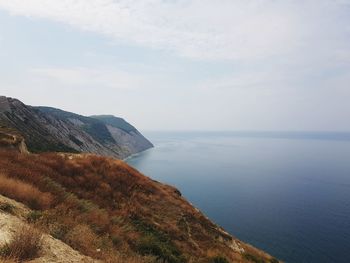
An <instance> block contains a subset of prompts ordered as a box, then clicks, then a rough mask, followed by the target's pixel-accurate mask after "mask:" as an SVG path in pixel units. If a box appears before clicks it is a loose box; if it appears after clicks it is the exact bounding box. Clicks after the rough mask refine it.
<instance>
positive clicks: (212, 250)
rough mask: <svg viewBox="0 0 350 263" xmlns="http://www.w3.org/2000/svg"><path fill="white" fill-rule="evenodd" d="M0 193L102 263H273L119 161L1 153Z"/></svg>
mask: <svg viewBox="0 0 350 263" xmlns="http://www.w3.org/2000/svg"><path fill="white" fill-rule="evenodd" d="M0 194H1V195H3V196H6V197H8V198H11V199H14V200H16V201H18V202H21V203H23V204H25V205H26V206H28V207H29V209H31V210H30V211H29V212H28V213H27V214H26V216H25V220H26V221H27V222H28V223H30V224H31V225H34V226H35V227H36V228H37V229H39V230H40V231H41V232H42V233H43V234H45V236H46V237H48V236H50V237H53V238H55V239H58V240H60V241H62V242H63V243H65V244H67V245H69V246H70V247H71V248H72V249H74V250H76V251H78V252H79V254H81V255H84V256H87V257H89V258H92V259H95V260H101V261H102V262H124V263H127V262H130V263H137V262H139V263H141V262H144V263H146V262H148V263H151V262H168V263H187V262H195V263H227V262H266V263H268V262H278V261H277V260H276V259H274V258H272V257H271V256H269V255H268V254H266V253H264V252H262V251H260V250H258V249H255V248H253V247H252V246H249V245H248V244H245V243H244V242H241V241H239V240H238V239H236V238H234V237H232V236H231V235H230V234H228V233H226V232H225V231H224V230H223V229H222V228H221V227H219V226H218V225H216V224H214V223H212V222H211V221H210V220H209V219H208V218H207V217H206V216H205V215H203V214H202V213H201V212H200V211H199V210H198V209H196V208H194V207H193V206H192V205H191V204H190V203H189V202H187V201H186V199H185V198H184V197H183V196H181V193H180V192H179V191H178V190H177V189H175V188H174V187H171V186H168V185H164V184H161V183H159V182H156V181H154V180H151V179H150V178H148V177H146V176H144V175H142V174H140V173H139V172H138V171H137V170H135V169H133V168H132V167H130V166H128V165H127V164H126V163H125V162H123V161H121V160H116V159H110V158H106V157H101V156H96V155H90V154H62V153H45V154H21V153H19V152H18V151H15V150H8V149H6V150H3V151H0ZM10 207H11V206H9V205H6V204H5V205H1V206H0V210H4V211H8V212H11V208H10ZM0 219H1V217H0ZM9 242H10V244H11V240H10V241H9ZM55 243H57V242H55ZM9 247H11V246H9ZM1 251H5V252H6V251H7V252H6V253H8V254H11V253H9V252H8V251H9V249H7V250H6V249H4V248H1V249H0V252H1ZM5 252H3V253H5ZM70 253H73V251H71V252H70ZM73 254H75V255H76V256H79V255H77V254H76V253H75V252H74V253H73ZM0 256H1V253H0ZM38 256H40V253H38ZM39 262H40V261H39ZM50 262H71V261H70V258H69V256H67V257H66V258H63V259H62V258H61V259H58V258H57V260H52V261H50Z"/></svg>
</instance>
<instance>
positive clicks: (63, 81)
mask: <svg viewBox="0 0 350 263" xmlns="http://www.w3.org/2000/svg"><path fill="white" fill-rule="evenodd" d="M29 75H30V76H31V79H32V80H33V81H41V82H44V83H45V85H47V83H49V84H50V85H47V86H48V87H50V86H52V85H53V84H54V85H58V86H60V87H67V88H79V87H80V88H83V89H89V88H93V89H96V88H100V89H101V90H103V89H106V88H107V89H113V90H132V89H137V88H140V87H142V85H144V83H145V82H146V79H145V78H143V77H142V76H140V75H137V76H136V75H133V74H130V73H127V72H124V71H118V70H113V69H105V68H104V69H91V68H83V67H79V68H33V69H30V70H29Z"/></svg>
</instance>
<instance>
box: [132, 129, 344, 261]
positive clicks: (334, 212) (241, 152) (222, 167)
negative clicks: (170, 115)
mask: <svg viewBox="0 0 350 263" xmlns="http://www.w3.org/2000/svg"><path fill="white" fill-rule="evenodd" d="M144 134H145V136H146V137H147V138H148V139H150V141H152V142H153V144H154V145H155V147H154V148H152V149H149V150H147V151H145V152H142V153H140V154H138V155H134V156H132V157H131V158H129V159H127V162H128V163H129V164H130V165H131V166H133V167H135V168H136V169H138V170H139V171H141V172H142V173H144V174H145V175H147V176H149V177H151V178H152V179H154V180H157V181H160V182H163V183H167V184H171V185H173V186H175V187H177V188H178V189H179V190H180V191H181V193H182V194H183V196H184V197H185V198H186V199H187V200H189V201H190V202H191V203H192V204H193V205H194V206H196V207H197V208H199V209H200V210H201V211H202V212H203V213H205V214H206V215H207V216H208V217H209V218H210V219H211V220H212V221H214V222H215V223H217V224H218V225H220V226H222V227H223V228H225V229H226V230H227V231H228V232H229V233H231V234H232V235H233V236H235V237H237V238H239V239H240V240H242V241H244V242H247V243H249V244H252V245H253V246H255V247H257V248H259V249H262V250H264V251H266V252H268V253H270V254H271V255H273V256H275V257H276V258H278V259H280V260H283V261H284V262H287V263H288V262H290V263H333V262H334V263H349V262H350V133H346V132H256V131H249V132H243V131H239V132H238V131H236V132H198V131H196V132H168V131H167V132H145V133H144Z"/></svg>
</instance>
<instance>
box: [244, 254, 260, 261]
mask: <svg viewBox="0 0 350 263" xmlns="http://www.w3.org/2000/svg"><path fill="white" fill-rule="evenodd" d="M243 257H244V258H245V259H246V260H248V261H251V262H254V263H265V260H263V259H262V258H258V257H257V256H255V255H252V254H249V253H244V254H243Z"/></svg>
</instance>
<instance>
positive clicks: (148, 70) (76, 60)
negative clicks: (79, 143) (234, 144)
mask: <svg viewBox="0 0 350 263" xmlns="http://www.w3.org/2000/svg"><path fill="white" fill-rule="evenodd" d="M0 94H2V95H6V96H11V97H16V98H19V99H21V100H22V101H23V102H25V103H27V104H32V105H48V106H54V107H58V108H62V109H65V110H68V111H73V112H77V113H80V114H85V115H91V114H104V113H105V114H107V113H109V114H114V115H117V116H121V117H124V118H125V119H127V120H128V121H130V122H131V123H132V124H134V125H135V126H137V127H138V128H140V129H141V130H159V129H167V130H171V129H173V130H174V129H175V130H340V131H344V130H350V1H349V0H338V1H337V0H300V1H298V0H280V1H278V0H239V1H238V0H215V1H214V0H115V1H112V0H0Z"/></svg>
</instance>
